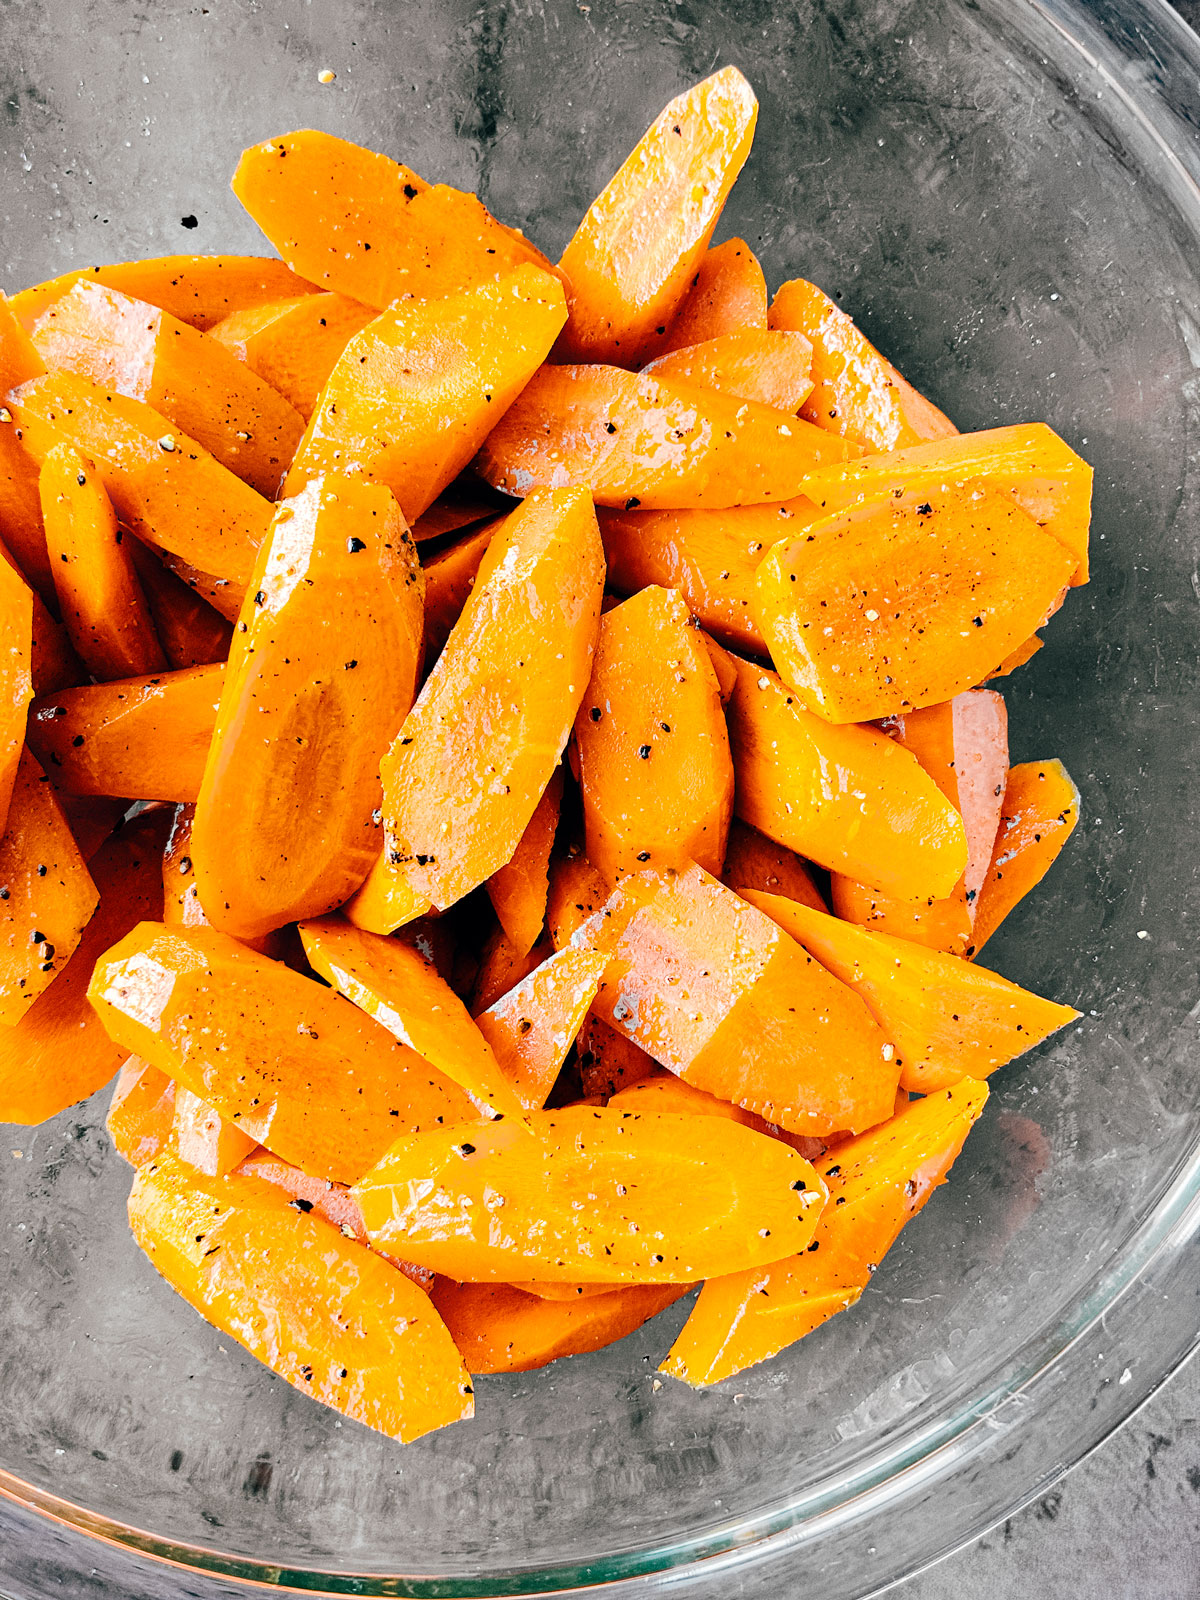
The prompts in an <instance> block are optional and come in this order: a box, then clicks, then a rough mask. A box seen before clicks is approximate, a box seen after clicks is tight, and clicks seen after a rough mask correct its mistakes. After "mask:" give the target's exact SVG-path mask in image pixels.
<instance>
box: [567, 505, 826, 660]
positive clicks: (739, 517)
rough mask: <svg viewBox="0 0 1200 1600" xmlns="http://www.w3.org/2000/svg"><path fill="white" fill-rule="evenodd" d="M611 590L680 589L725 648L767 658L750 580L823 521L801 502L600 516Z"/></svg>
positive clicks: (815, 509)
mask: <svg viewBox="0 0 1200 1600" xmlns="http://www.w3.org/2000/svg"><path fill="white" fill-rule="evenodd" d="M598 515H599V521H600V534H601V537H602V538H603V540H604V554H605V558H606V559H607V561H608V583H609V585H610V587H611V588H614V589H616V590H618V591H619V592H620V593H622V594H636V593H637V591H638V590H639V589H644V588H645V587H646V585H647V584H651V583H658V584H661V585H662V586H663V588H665V589H678V590H679V592H680V594H681V595H682V596H683V598H684V599H685V600H686V601H687V603H688V607H689V608H690V610H691V612H692V614H693V615H694V616H696V617H698V618H699V620H700V623H701V625H702V626H703V627H705V628H707V629H708V631H709V632H710V633H712V634H713V635H714V636H715V637H716V638H717V639H718V640H719V641H720V642H721V643H722V644H725V645H729V646H730V647H731V648H732V649H734V650H744V651H749V652H750V654H752V655H758V656H766V655H767V654H768V651H767V641H766V640H765V639H764V638H763V634H762V630H761V628H760V627H759V625H758V615H757V612H756V611H755V607H754V601H755V589H754V584H755V578H756V576H757V573H758V569H759V566H760V565H761V563H762V560H763V557H764V555H765V554H766V552H767V551H768V550H769V549H770V547H771V546H772V545H773V544H777V543H778V542H779V540H780V539H784V538H786V537H787V536H788V535H789V534H791V533H797V534H798V533H799V532H800V530H801V529H802V528H805V527H807V526H808V524H809V523H810V522H815V521H816V520H817V518H818V517H819V515H820V512H819V511H818V509H817V507H816V506H814V505H813V504H812V502H811V501H810V500H806V499H805V498H804V496H803V495H801V496H799V497H798V498H797V499H794V500H787V501H784V502H782V503H781V504H779V505H762V506H732V507H729V508H728V509H726V510H722V511H696V510H691V511H614V510H611V509H605V510H602V511H600V512H599V514H598Z"/></svg>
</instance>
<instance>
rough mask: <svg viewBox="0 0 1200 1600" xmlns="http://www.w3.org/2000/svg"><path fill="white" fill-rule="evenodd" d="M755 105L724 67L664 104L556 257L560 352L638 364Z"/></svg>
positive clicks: (661, 323) (748, 132)
mask: <svg viewBox="0 0 1200 1600" xmlns="http://www.w3.org/2000/svg"><path fill="white" fill-rule="evenodd" d="M757 118H758V102H757V100H755V98H754V93H753V91H752V90H751V88H750V85H749V84H748V83H747V82H746V80H745V78H744V77H743V76H742V74H741V73H740V72H739V71H738V70H737V68H736V67H723V68H722V69H721V70H720V71H719V72H715V73H713V75H712V76H711V77H709V78H705V80H704V81H703V83H698V84H696V85H695V86H694V87H693V88H691V89H688V90H687V91H686V92H685V93H684V94H681V95H678V96H677V97H676V98H675V99H674V100H672V101H671V102H670V104H669V105H667V106H666V107H665V108H664V109H663V111H662V112H660V114H659V115H658V117H657V118H656V119H655V120H654V122H653V123H652V124H651V126H650V127H649V129H647V131H646V133H645V134H643V136H642V138H641V139H640V140H639V141H638V143H637V144H636V145H635V146H634V149H633V151H632V152H631V154H630V155H629V157H628V159H627V160H626V161H625V163H624V165H623V166H622V167H621V169H620V170H619V171H618V172H617V173H616V175H615V176H614V177H613V178H612V179H611V180H610V181H609V183H608V184H607V186H606V187H605V189H604V190H603V192H602V193H601V194H600V195H599V197H598V198H597V199H596V200H595V201H594V202H593V203H592V206H591V208H590V209H589V211H588V213H587V215H586V216H585V217H584V219H583V221H582V222H581V223H580V224H579V227H578V229H577V230H576V232H575V236H574V238H573V239H572V240H571V242H570V243H569V244H568V245H567V248H566V249H565V250H564V251H563V254H562V259H561V261H560V262H559V265H560V266H561V268H562V270H563V271H564V272H565V273H566V275H567V278H568V280H569V282H570V285H571V319H570V321H569V322H568V324H567V327H566V330H565V331H564V333H563V337H562V341H561V345H560V353H561V355H562V358H563V359H564V360H569V361H619V362H622V363H623V364H624V365H626V366H631V367H632V366H637V365H639V364H640V363H641V362H642V361H644V360H646V358H647V357H648V356H649V355H650V354H651V353H652V352H653V351H654V348H655V346H656V345H659V344H660V342H661V341H662V340H663V339H664V338H665V337H666V334H667V331H668V328H669V326H670V323H671V319H672V318H673V317H674V315H675V313H676V312H677V311H678V309H679V307H680V305H681V303H682V302H683V300H684V297H685V296H686V294H687V292H688V289H689V288H690V286H691V282H692V278H693V276H694V275H695V273H696V271H697V269H698V268H699V266H700V263H701V261H702V259H703V257H704V253H705V251H706V250H707V248H708V241H709V239H710V238H711V237H712V231H713V228H714V227H715V226H716V224H717V220H718V218H719V217H720V215H721V211H722V208H723V207H724V204H725V200H726V197H727V196H728V194H729V191H730V189H731V188H732V187H733V184H734V180H735V179H736V178H737V175H738V173H739V172H740V171H741V169H742V166H743V165H744V163H745V160H746V157H747V156H748V155H749V154H750V145H751V142H752V140H753V138H754V125H755V122H756V121H757Z"/></svg>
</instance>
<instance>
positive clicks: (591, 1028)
mask: <svg viewBox="0 0 1200 1600" xmlns="http://www.w3.org/2000/svg"><path fill="white" fill-rule="evenodd" d="M666 1072H667V1069H666V1068H665V1067H660V1066H659V1064H658V1062H657V1061H656V1060H655V1059H654V1057H653V1056H652V1055H649V1054H648V1053H647V1052H646V1051H645V1050H643V1049H642V1047H641V1046H640V1045H637V1044H635V1043H634V1042H633V1040H632V1039H631V1038H629V1036H628V1035H627V1034H624V1033H621V1032H620V1031H619V1030H618V1029H616V1028H612V1027H610V1026H609V1024H608V1023H607V1022H604V1021H603V1020H602V1019H601V1018H600V1017H598V1016H597V1015H596V1013H595V1011H593V1012H592V1014H591V1016H589V1017H588V1019H587V1021H586V1022H585V1023H584V1025H583V1027H582V1028H581V1029H580V1031H579V1078H580V1082H581V1083H582V1085H583V1093H584V1097H585V1098H589V1099H590V1098H592V1097H595V1098H597V1099H598V1100H600V1101H601V1102H603V1101H606V1100H609V1099H611V1098H612V1096H613V1095H614V1094H616V1093H617V1092H618V1091H619V1090H621V1089H628V1088H629V1087H630V1086H631V1085H632V1084H635V1083H644V1082H645V1081H647V1080H648V1079H650V1078H658V1077H661V1076H663V1075H664V1074H665V1073H666Z"/></svg>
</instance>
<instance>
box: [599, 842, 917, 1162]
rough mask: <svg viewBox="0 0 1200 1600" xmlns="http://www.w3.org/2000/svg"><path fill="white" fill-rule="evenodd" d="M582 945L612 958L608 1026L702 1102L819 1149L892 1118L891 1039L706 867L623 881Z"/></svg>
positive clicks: (602, 1005)
mask: <svg viewBox="0 0 1200 1600" xmlns="http://www.w3.org/2000/svg"><path fill="white" fill-rule="evenodd" d="M745 894H746V896H747V898H750V897H752V895H753V891H751V890H747V891H745ZM786 904H788V905H794V904H795V902H794V901H790V900H789V901H787V902H786ZM798 909H806V908H798ZM811 914H812V915H819V913H815V912H814V913H811ZM575 942H576V943H577V944H580V945H584V946H585V947H589V946H590V947H593V948H600V949H604V950H607V951H608V953H609V956H610V961H609V966H608V969H607V971H606V972H605V975H604V980H603V982H602V984H601V986H600V992H599V994H598V996H597V999H596V1007H595V1009H596V1013H597V1015H598V1016H600V1017H601V1018H602V1020H603V1021H605V1022H607V1023H608V1024H609V1025H610V1026H611V1027H614V1028H616V1029H617V1030H618V1031H620V1032H621V1033H624V1034H626V1035H627V1036H628V1037H629V1038H631V1039H632V1040H633V1041H634V1043H635V1044H637V1045H639V1046H640V1047H641V1048H642V1049H643V1050H645V1051H646V1052H647V1053H648V1054H650V1055H652V1056H653V1057H654V1059H655V1060H656V1061H658V1062H660V1063H661V1064H662V1065H663V1066H664V1067H667V1068H668V1069H669V1070H670V1071H672V1072H674V1073H676V1074H677V1075H678V1076H679V1077H681V1078H683V1079H685V1080H686V1081H687V1082H688V1083H692V1084H694V1085H695V1086H696V1087H697V1088H698V1089H705V1090H707V1091H708V1092H709V1093H710V1094H715V1095H716V1096H717V1097H718V1098H719V1099H721V1100H728V1101H730V1102H731V1103H733V1104H734V1105H740V1106H745V1107H746V1108H747V1109H749V1110H751V1111H757V1112H759V1113H760V1115H762V1116H763V1117H765V1118H766V1119H767V1120H768V1121H769V1122H775V1123H778V1124H779V1126H780V1127H783V1128H787V1129H788V1130H789V1131H790V1132H793V1133H803V1134H815V1135H817V1136H818V1137H821V1136H822V1135H824V1134H827V1133H834V1132H837V1131H839V1130H840V1129H843V1128H849V1129H851V1130H853V1131H855V1132H857V1131H859V1130H861V1129H863V1128H869V1127H872V1126H873V1125H874V1124H875V1123H876V1122H881V1121H882V1120H883V1119H884V1118H885V1117H887V1116H889V1115H890V1113H891V1109H892V1104H893V1100H894V1097H895V1092H896V1081H897V1078H898V1076H899V1071H900V1068H899V1063H898V1062H897V1061H896V1060H895V1059H894V1057H895V1054H896V1051H895V1049H894V1048H893V1045H892V1043H891V1042H890V1040H891V1037H892V1035H891V1034H890V1033H889V1032H888V1031H887V1030H882V1031H881V1029H880V1027H879V1025H878V1024H877V1023H876V1021H875V1019H874V1017H873V1016H872V1015H871V1012H870V1010H869V1009H868V1007H867V1006H866V1005H865V1004H864V1003H863V1001H862V1000H861V999H860V998H859V997H858V996H857V995H855V994H853V993H852V992H851V990H850V989H848V988H847V987H846V985H845V984H844V983H842V982H840V981H839V980H838V979H837V978H835V977H831V976H830V974H829V973H828V972H826V971H825V969H824V967H822V966H818V965H817V963H816V962H815V961H814V960H813V959H812V958H811V956H810V955H809V954H808V953H807V952H806V951H805V950H803V949H802V948H801V947H800V945H799V944H798V943H797V942H796V941H795V940H794V939H792V938H789V937H788V936H787V935H786V934H785V933H784V932H783V930H782V929H781V928H780V927H779V926H778V925H777V924H776V923H775V922H774V921H773V920H772V918H771V917H769V916H767V915H765V914H764V913H763V912H762V911H760V910H758V909H756V908H755V906H754V905H750V904H747V901H746V899H743V898H741V897H740V896H739V895H736V894H734V893H733V891H732V890H731V889H727V888H725V886H724V884H722V883H719V882H718V881H717V879H715V878H713V877H710V876H709V874H708V873H706V872H704V871H702V870H701V868H699V867H692V868H690V869H689V870H688V871H686V872H678V873H676V874H674V875H671V874H666V875H664V876H662V877H657V876H655V875H653V874H651V873H645V874H643V875H642V876H641V877H640V878H630V879H627V880H623V884H622V886H619V887H618V889H617V890H616V892H615V894H614V895H613V897H612V898H611V899H610V900H609V902H608V904H607V905H606V906H605V908H604V910H603V911H601V912H600V913H598V914H597V916H596V918H595V919H593V922H592V923H590V924H587V925H585V927H583V928H582V929H581V930H580V931H579V933H578V934H576V936H575ZM834 1040H836V1047H835V1046H834V1045H833V1044H832V1043H831V1041H834Z"/></svg>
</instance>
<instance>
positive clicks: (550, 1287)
mask: <svg viewBox="0 0 1200 1600" xmlns="http://www.w3.org/2000/svg"><path fill="white" fill-rule="evenodd" d="M437 1281H440V1282H442V1283H451V1282H453V1279H450V1278H442V1279H441V1280H437ZM458 1287H459V1288H460V1289H467V1288H493V1289H499V1288H500V1287H501V1285H499V1284H486V1285H479V1284H476V1285H468V1284H465V1283H464V1284H459V1285H458ZM506 1287H508V1288H510V1289H520V1290H521V1292H522V1293H523V1294H531V1295H533V1297H534V1298H535V1299H537V1300H557V1301H559V1302H563V1301H565V1302H566V1303H567V1304H568V1305H570V1304H573V1303H574V1302H575V1301H577V1300H591V1299H594V1298H595V1297H596V1296H597V1295H606V1294H619V1293H621V1292H624V1293H626V1294H630V1293H643V1294H644V1293H646V1292H648V1290H650V1289H652V1288H653V1289H660V1288H664V1289H665V1288H670V1289H671V1290H672V1291H673V1292H674V1293H675V1294H676V1295H683V1294H686V1293H687V1292H688V1291H687V1286H686V1285H684V1284H669V1285H668V1284H653V1285H648V1284H640V1285H639V1284H614V1283H543V1282H540V1281H538V1282H530V1281H529V1280H528V1279H526V1280H525V1281H524V1282H522V1283H512V1284H508V1285H507V1286H506Z"/></svg>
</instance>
